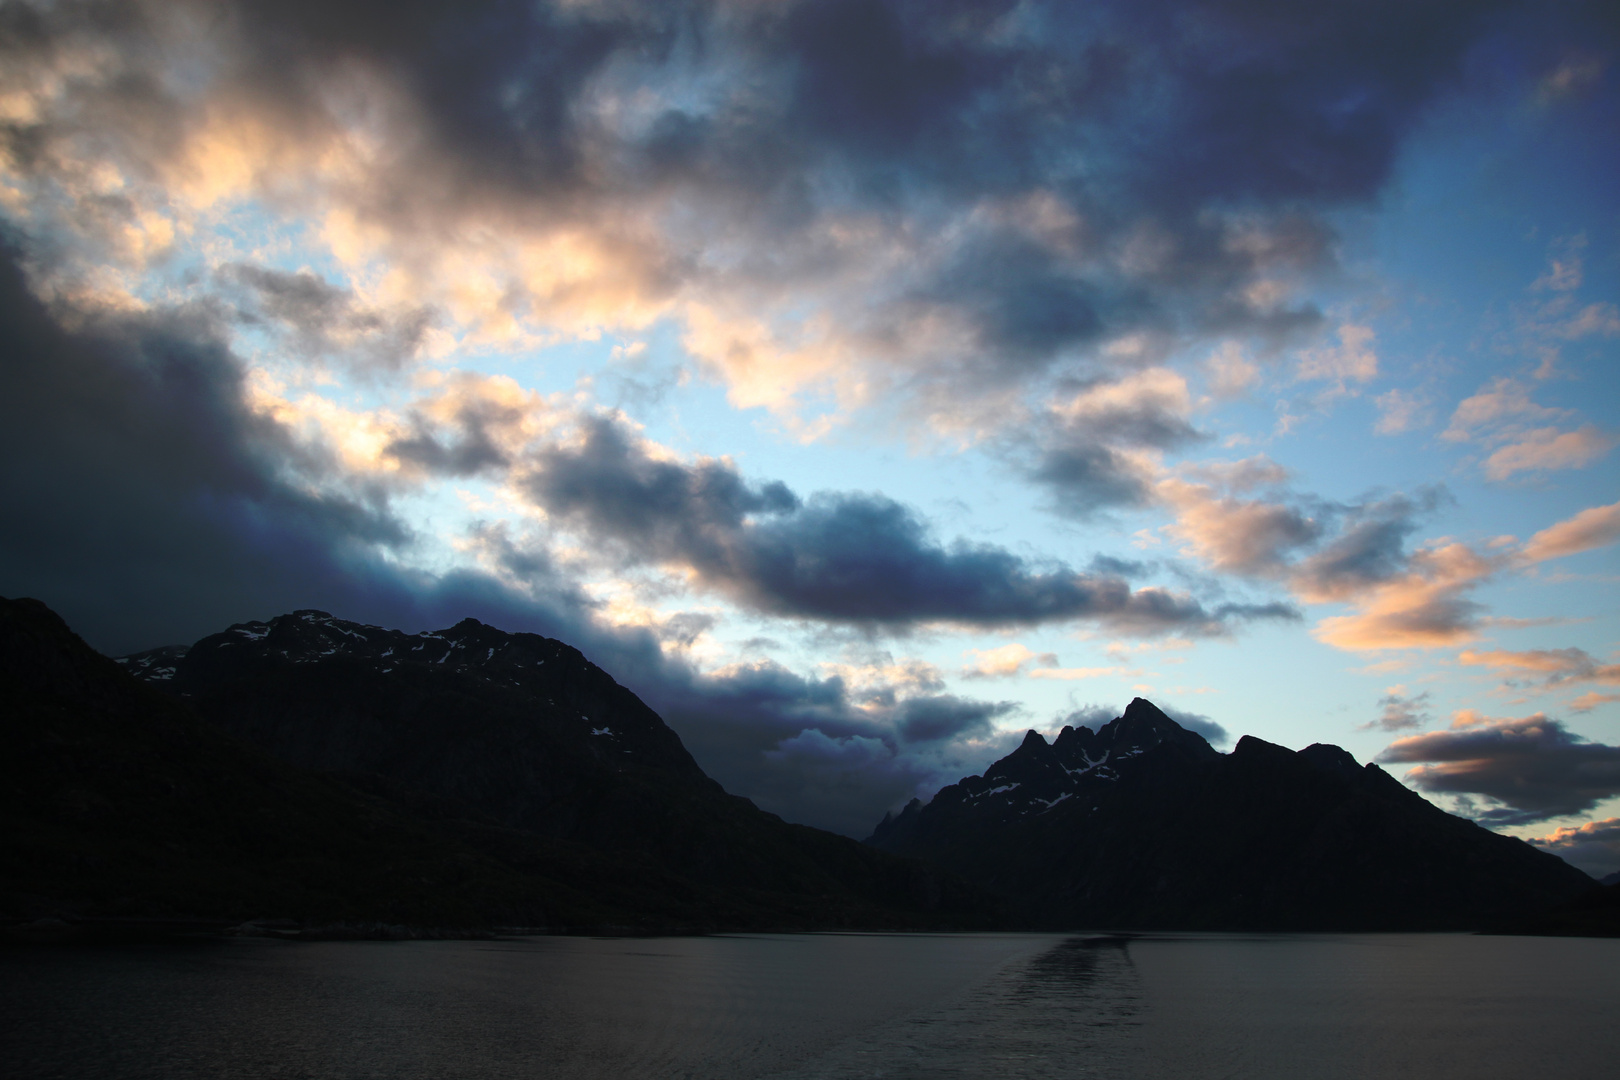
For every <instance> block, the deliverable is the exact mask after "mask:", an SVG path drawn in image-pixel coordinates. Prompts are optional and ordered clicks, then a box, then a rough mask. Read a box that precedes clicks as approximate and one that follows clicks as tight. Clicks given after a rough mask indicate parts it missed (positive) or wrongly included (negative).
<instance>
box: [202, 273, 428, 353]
mask: <svg viewBox="0 0 1620 1080" xmlns="http://www.w3.org/2000/svg"><path fill="white" fill-rule="evenodd" d="M217 276H218V277H219V279H220V280H221V282H222V283H224V284H225V285H227V286H232V285H234V286H240V287H241V288H242V290H243V291H245V292H246V294H247V297H246V299H244V300H243V302H242V303H241V304H240V306H239V307H238V312H237V317H238V318H240V319H242V320H243V321H244V322H246V323H248V324H250V325H255V326H269V327H274V328H276V329H279V330H282V331H284V332H285V333H286V334H287V335H288V338H289V339H290V343H291V344H292V346H293V347H294V348H295V349H296V350H297V351H299V352H300V353H302V354H303V355H305V356H308V357H310V358H326V357H336V358H339V359H342V360H346V361H348V362H349V363H351V364H355V365H357V366H359V367H360V368H362V369H365V368H383V369H390V370H397V369H399V368H402V367H404V366H406V365H407V364H408V363H409V362H410V361H412V360H413V359H415V357H416V355H417V353H418V352H419V350H421V348H422V347H423V344H424V339H425V338H426V336H427V332H428V330H429V328H430V327H431V325H432V323H433V318H434V316H433V314H432V312H430V311H428V310H427V309H425V308H421V307H416V308H410V307H402V308H401V309H399V310H395V311H381V310H378V309H376V308H374V307H371V306H368V305H366V304H364V303H363V302H362V301H361V300H360V299H359V298H358V297H357V296H355V294H354V292H353V290H351V289H347V288H343V287H340V286H336V285H333V284H331V283H330V282H328V281H327V280H326V279H325V278H323V277H320V276H319V275H317V274H314V273H311V272H310V271H308V270H300V271H298V272H296V273H288V272H286V271H281V270H275V269H271V268H269V267H264V266H256V265H252V264H248V263H232V264H229V265H226V266H224V267H222V268H221V269H220V270H219V272H218V275H217Z"/></svg>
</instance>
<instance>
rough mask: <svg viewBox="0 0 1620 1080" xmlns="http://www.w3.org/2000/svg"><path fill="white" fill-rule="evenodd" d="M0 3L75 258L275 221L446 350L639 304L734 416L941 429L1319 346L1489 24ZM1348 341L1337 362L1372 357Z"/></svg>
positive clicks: (1053, 7)
mask: <svg viewBox="0 0 1620 1080" xmlns="http://www.w3.org/2000/svg"><path fill="white" fill-rule="evenodd" d="M18 10H19V11H22V12H26V17H25V16H24V15H23V14H19V15H18V16H17V24H18V25H19V26H20V25H22V24H23V23H27V25H28V27H29V31H28V33H26V34H23V33H20V32H19V33H17V34H15V35H12V36H11V38H9V39H8V40H9V44H8V46H7V54H6V61H7V67H8V70H9V71H10V73H11V82H12V84H13V85H14V86H15V88H16V100H17V102H18V106H17V108H18V109H19V110H20V112H19V115H20V116H24V117H26V122H25V123H23V124H21V125H20V126H19V128H18V129H17V130H18V135H17V137H16V138H15V139H13V144H14V147H15V150H16V152H15V153H14V154H13V157H14V159H15V161H16V163H17V169H16V171H17V173H18V175H19V178H20V180H21V183H20V184H19V185H18V187H17V189H16V190H17V191H18V192H19V198H22V199H23V200H25V201H26V202H27V204H28V206H29V207H30V213H33V212H34V211H37V212H38V215H39V216H38V220H41V221H43V220H44V219H45V218H46V217H49V216H50V215H52V214H56V215H59V216H61V217H64V218H65V220H63V222H62V224H63V225H64V228H63V230H62V232H63V235H64V236H66V235H67V234H68V233H70V232H71V233H73V234H74V237H75V240H74V246H76V247H77V248H78V249H79V250H81V251H83V250H86V246H87V245H91V244H98V245H100V246H101V247H102V248H105V249H106V250H108V251H111V250H113V249H114V248H119V249H123V248H130V247H131V245H132V244H135V241H134V240H132V239H131V237H132V236H135V235H137V234H139V235H149V236H152V237H159V239H153V240H148V241H142V242H141V244H136V246H137V247H142V249H143V250H147V249H151V250H156V247H154V245H157V246H161V243H162V241H161V236H162V235H167V234H165V233H164V229H165V228H167V229H168V230H169V233H172V235H173V236H175V237H183V236H184V235H186V230H187V229H188V228H191V227H192V226H193V225H195V224H196V223H197V222H198V221H200V220H201V217H200V215H203V214H221V213H224V214H231V213H236V212H237V211H239V210H243V208H245V207H250V206H251V207H253V208H255V209H258V210H269V211H270V212H272V213H280V212H289V211H292V212H301V213H307V214H309V215H311V216H312V217H314V218H315V219H316V220H318V221H319V222H320V228H319V230H318V231H317V232H316V233H315V234H314V238H316V239H319V240H321V241H323V242H324V243H325V244H326V245H327V246H328V248H329V250H330V253H331V254H332V256H333V257H334V258H335V259H336V260H338V261H339V262H340V263H341V264H342V265H343V266H344V267H346V268H350V269H354V270H357V271H359V270H364V271H366V272H370V271H372V270H374V269H379V268H380V269H382V270H383V271H385V272H383V273H382V274H380V275H379V276H378V279H377V280H378V282H379V289H380V290H381V291H380V292H379V295H380V296H381V295H384V294H386V295H388V296H392V297H410V298H411V301H412V303H413V304H419V305H425V306H426V307H427V308H429V309H431V310H433V311H434V312H435V313H436V317H439V318H442V319H444V320H445V324H444V325H445V328H446V329H447V330H448V331H453V332H455V333H457V334H464V335H466V336H467V337H469V338H470V339H472V340H475V341H489V340H498V339H506V340H513V341H527V340H531V339H533V338H534V337H535V336H537V335H538V336H539V337H544V336H545V335H547V334H551V333H561V334H564V335H574V334H591V333H595V332H597V331H600V330H602V329H604V328H609V329H611V328H624V327H643V326H647V325H650V324H651V323H652V322H654V321H656V320H658V319H660V318H664V317H669V318H672V319H674V320H675V321H676V322H677V323H678V324H680V326H681V327H682V329H683V331H684V332H685V333H686V335H687V336H686V340H687V343H688V348H689V349H690V350H691V351H692V352H693V353H694V355H695V356H696V357H697V358H698V360H699V361H700V362H701V363H702V364H703V365H704V366H705V367H706V369H707V370H708V371H709V372H710V373H711V374H714V375H715V376H717V377H719V378H721V379H723V380H725V381H726V382H727V383H728V385H729V388H730V389H731V390H732V391H733V393H734V394H735V395H737V397H736V400H738V401H739V402H744V403H752V404H767V405H770V406H771V407H773V408H778V409H780V410H788V411H791V410H793V409H796V408H802V407H805V406H806V404H807V402H809V401H810V400H813V399H814V400H819V395H822V394H825V393H832V394H834V395H835V396H837V397H838V399H839V401H840V402H841V407H842V406H855V405H859V404H861V403H865V402H870V401H872V400H874V399H875V398H877V397H880V396H882V394H881V393H880V391H885V390H886V391H887V393H888V394H890V395H896V396H901V397H906V398H909V399H910V400H911V402H912V403H913V405H914V407H915V410H916V412H917V414H918V415H922V416H926V417H929V418H931V419H935V420H939V421H940V422H942V423H948V422H954V421H956V420H959V419H960V418H961V417H962V416H963V414H969V413H971V414H974V415H976V416H980V417H983V416H986V415H994V412H993V410H994V404H993V401H1000V400H1011V399H1012V398H1016V396H1017V394H1018V392H1019V391H1020V390H1022V389H1025V388H1028V387H1029V386H1030V385H1032V384H1039V383H1040V382H1041V381H1042V380H1046V379H1049V378H1051V377H1052V376H1053V375H1054V373H1059V372H1062V373H1063V374H1064V375H1065V376H1066V375H1067V374H1068V373H1069V372H1070V371H1071V370H1072V369H1073V368H1074V367H1076V366H1080V367H1090V368H1091V369H1092V371H1091V373H1092V374H1096V373H1115V374H1118V373H1121V372H1122V371H1126V370H1128V369H1130V368H1132V367H1135V366H1139V365H1137V364H1136V362H1135V361H1134V360H1128V359H1122V357H1123V356H1124V354H1123V353H1119V352H1115V353H1110V352H1109V350H1110V349H1114V348H1116V347H1118V346H1121V345H1122V344H1127V343H1130V342H1133V341H1138V340H1142V339H1144V338H1155V339H1157V340H1160V341H1162V342H1165V343H1167V344H1173V343H1176V342H1188V341H1194V342H1196V341H1199V340H1207V341H1229V340H1240V339H1242V340H1253V341H1254V342H1256V343H1257V344H1259V345H1261V346H1263V347H1275V346H1276V345H1277V344H1278V343H1280V342H1285V341H1290V340H1296V339H1303V338H1302V336H1303V335H1309V334H1311V333H1313V332H1314V331H1315V330H1316V329H1317V328H1318V327H1319V326H1320V324H1321V318H1320V315H1319V313H1317V312H1316V311H1315V310H1314V309H1313V308H1312V307H1311V306H1310V305H1309V304H1308V303H1304V302H1301V301H1300V300H1298V295H1299V292H1300V289H1301V287H1302V286H1303V285H1304V284H1305V283H1308V282H1310V281H1312V280H1316V279H1318V278H1321V277H1324V276H1326V275H1331V274H1332V273H1333V272H1334V270H1335V269H1336V263H1337V258H1338V256H1337V237H1336V235H1335V232H1334V229H1333V227H1332V226H1331V225H1330V224H1329V221H1330V218H1331V217H1332V215H1333V212H1334V211H1336V210H1338V209H1341V208H1343V207H1345V206H1347V205H1359V204H1360V203H1362V202H1364V201H1365V200H1367V199H1369V198H1372V197H1373V196H1375V195H1376V194H1377V193H1378V191H1379V190H1380V189H1381V187H1382V185H1383V184H1384V183H1385V181H1386V180H1387V178H1388V176H1389V175H1390V171H1391V169H1392V167H1393V165H1394V162H1395V161H1396V160H1397V157H1398V154H1399V150H1400V146H1401V144H1402V142H1403V139H1404V138H1405V136H1406V135H1407V133H1408V132H1410V131H1411V130H1412V129H1413V127H1414V125H1415V124H1416V123H1417V121H1418V119H1419V118H1420V117H1421V116H1422V115H1423V113H1424V110H1425V109H1426V108H1427V107H1428V106H1429V105H1430V103H1431V102H1432V101H1433V100H1435V98H1436V95H1438V94H1441V93H1443V92H1444V90H1445V88H1446V87H1448V86H1449V85H1450V83H1451V80H1452V78H1453V77H1454V75H1455V73H1456V72H1457V70H1458V69H1459V65H1461V63H1462V62H1463V59H1464V57H1466V56H1467V55H1468V54H1469V52H1470V50H1471V49H1472V48H1474V47H1475V46H1476V44H1477V43H1478V42H1479V41H1480V40H1481V38H1482V36H1484V35H1486V34H1488V33H1490V32H1491V31H1492V26H1493V24H1492V23H1491V21H1490V20H1489V19H1488V18H1487V17H1486V13H1485V12H1483V11H1481V10H1479V9H1478V7H1477V5H1471V4H1464V3H1460V2H1451V0H1434V2H1431V3H1427V4H1421V5H1416V6H1413V5H1403V4H1394V3H1379V4H1374V5H1372V6H1367V5H1352V6H1348V7H1331V8H1324V9H1322V10H1312V11H1302V10H1298V9H1289V10H1286V11H1285V10H1282V9H1278V10H1275V11H1271V10H1266V11H1261V10H1258V9H1254V8H1253V7H1252V6H1245V5H1242V4H1234V3H1226V2H1208V3H1195V4H1190V5H1180V4H1160V3H1150V4H1139V3H1124V2H1111V3H1101V4H1087V5H1076V4H1071V3H1067V2H1064V0H1032V2H1029V3H1013V2H1011V0H1004V2H995V3H989V4H982V5H952V6H951V7H950V8H949V9H948V10H943V9H940V8H938V7H937V6H931V5H915V4H910V3H900V2H881V0H860V2H856V0H840V2H835V3H820V2H817V3H802V2H795V3H783V4H770V5H759V4H746V5H745V4H734V3H704V2H697V0H690V2H680V0H677V2H662V0H660V2H657V3H654V2H651V0H622V2H615V3H610V4H609V3H601V4H599V3H577V2H571V0H570V2H563V0H557V2H544V0H542V2H537V3H532V4H509V3H504V2H497V0H485V2H472V3H469V4H464V5H458V6H457V7H456V8H455V9H454V10H453V11H452V10H451V9H450V8H446V7H444V6H443V5H441V4H437V3H432V2H429V0H417V2H411V0H406V2H401V3H394V4H387V5H384V4H378V3H349V4H345V5H343V10H342V12H341V13H340V14H332V13H328V12H325V11H322V10H321V9H320V8H319V7H318V6H317V5H313V4H303V3H294V4H287V3H266V2H264V0H235V2H211V3H207V4H203V3H200V2H198V3H187V2H184V0H178V2H174V0H171V2H168V3H157V2H155V0H154V2H148V3H138V2H137V3H130V4H127V5H123V6H122V12H121V17H120V18H118V19H101V18H98V17H96V16H95V15H94V14H93V12H94V11H95V10H96V9H95V8H94V7H93V6H86V5H27V6H23V7H19V9H18ZM1390 40H1399V41H1401V42H1402V47H1401V48H1400V49H1398V50H1392V49H1389V48H1388V47H1387V42H1388V41H1390ZM177 55H178V56H189V57H196V58H198V60H197V63H196V64H195V66H193V67H190V68H187V77H186V78H176V77H174V73H173V65H172V58H173V57H174V56H177ZM1239 55H1241V58H1242V60H1241V62H1234V59H1233V58H1234V57H1235V56H1239ZM88 57H95V58H96V59H95V61H94V62H91V61H89V60H88V59H86V58H88ZM114 174H116V181H115V180H114V179H113V176H114ZM97 185H101V186H100V187H98V186H97ZM109 186H110V192H109V190H105V189H107V188H108V187H109ZM64 197H65V199H66V202H65V203H61V200H62V199H63V198H64ZM52 200H58V202H57V203H53V202H52ZM53 206H54V207H55V209H52V207H53ZM143 221H147V222H149V224H148V226H144V228H145V232H144V233H142V232H141V228H142V226H141V223H142V222H143ZM152 221H156V222H158V223H159V224H150V222H152ZM159 225H161V226H162V227H159ZM131 257H132V258H133V257H135V256H134V255H131ZM143 257H145V256H143ZM295 276H296V275H295ZM281 284H282V285H293V284H297V283H296V282H290V281H285V280H283V281H282V282H281ZM267 302H269V301H268V300H267ZM306 312H307V309H306ZM1357 332H1359V330H1358V331H1357ZM1353 336H1354V335H1353V334H1350V333H1349V332H1346V333H1344V334H1342V335H1341V337H1342V340H1343V345H1342V347H1340V348H1339V349H1338V350H1337V351H1336V353H1337V355H1338V359H1335V360H1332V361H1331V362H1329V361H1328V360H1327V359H1323V360H1322V361H1321V363H1324V364H1328V365H1329V366H1330V367H1332V368H1333V371H1334V373H1335V375H1334V377H1335V378H1340V377H1342V378H1346V379H1350V380H1352V381H1354V380H1358V379H1361V378H1362V377H1363V373H1364V372H1365V371H1366V360H1365V357H1366V356H1367V355H1370V354H1368V353H1367V351H1366V349H1365V347H1364V344H1363V345H1356V344H1354V343H1353V342H1352V340H1351V339H1352V337H1353ZM1127 351H1128V350H1127ZM1322 355H1323V357H1324V358H1325V357H1326V356H1327V353H1323V354H1322ZM1007 395H1011V396H1012V397H1011V398H1008V397H1007Z"/></svg>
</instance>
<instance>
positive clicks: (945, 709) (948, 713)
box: [895, 694, 1014, 743]
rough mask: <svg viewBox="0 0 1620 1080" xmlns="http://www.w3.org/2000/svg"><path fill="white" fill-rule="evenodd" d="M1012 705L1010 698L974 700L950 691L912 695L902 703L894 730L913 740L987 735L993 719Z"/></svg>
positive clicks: (1007, 710) (908, 740)
mask: <svg viewBox="0 0 1620 1080" xmlns="http://www.w3.org/2000/svg"><path fill="white" fill-rule="evenodd" d="M1013 708H1014V706H1013V704H1012V703H1011V702H1007V701H995V702H992V701H971V700H968V699H965V698H959V697H954V696H952V695H949V694H940V695H936V696H933V697H916V698H910V699H908V700H907V701H906V702H905V703H904V704H903V705H901V706H900V709H899V716H898V718H897V720H896V723H895V729H896V730H897V731H898V732H899V733H900V737H901V738H902V739H904V740H905V741H907V742H911V743H917V742H937V741H939V740H941V739H954V738H957V737H959V736H962V735H966V734H985V733H988V732H989V731H990V724H991V721H992V720H994V719H995V718H996V717H998V716H1004V715H1006V714H1007V713H1009V712H1011V711H1012V710H1013Z"/></svg>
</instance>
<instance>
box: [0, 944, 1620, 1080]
mask: <svg viewBox="0 0 1620 1080" xmlns="http://www.w3.org/2000/svg"><path fill="white" fill-rule="evenodd" d="M0 1016H3V1018H4V1020H3V1028H0V1053H3V1055H4V1057H3V1059H0V1071H3V1072H4V1074H5V1075H7V1076H11V1077H19V1078H22V1077H27V1078H36V1077H64V1078H65V1077H73V1078H86V1080H93V1078H101V1077H108V1078H111V1077H117V1078H135V1077H140V1078H145V1077H153V1078H156V1077H164V1078H189V1077H199V1078H200V1077H246V1078H255V1080H257V1078H261V1077H262V1078H271V1077H274V1078H322V1080H326V1078H333V1080H349V1078H361V1077H368V1078H369V1077H390V1078H401V1080H415V1078H423V1080H426V1078H451V1077H455V1078H461V1077H467V1078H473V1077H478V1078H485V1077H488V1078H508V1077H510V1078H524V1080H551V1078H557V1080H573V1078H586V1077H591V1078H595V1077H637V1078H641V1077H647V1078H662V1077H669V1078H688V1077H689V1078H694V1080H710V1078H712V1080H731V1078H737V1080H742V1078H754V1077H776V1078H780V1080H832V1078H837V1080H845V1078H849V1080H853V1078H856V1077H888V1078H924V1077H981V1076H997V1077H1020V1078H1022V1077H1027V1078H1047V1077H1052V1078H1056V1077H1097V1078H1131V1077H1142V1078H1158V1077H1279V1078H1280V1077H1291V1078H1292V1077H1385V1076H1401V1077H1418V1078H1426V1077H1437V1078H1438V1077H1458V1078H1462V1077H1467V1078H1470V1080H1480V1078H1485V1080H1489V1078H1494V1077H1503V1078H1506V1077H1523V1076H1530V1075H1556V1076H1559V1077H1561V1078H1570V1080H1579V1078H1584V1077H1593V1078H1596V1077H1607V1076H1610V1075H1613V1068H1614V1062H1615V1061H1616V1060H1620V1025H1617V1024H1616V1023H1615V1019H1616V1017H1620V941H1613V940H1596V941H1594V940H1575V939H1544V938H1543V939H1537V938H1485V937H1472V936H1465V935H1431V934H1423V935H1248V936H1244V935H1149V936H1139V937H1130V938H1126V937H1115V936H1107V935H1098V936H1085V935H1079V936H1061V935H1019V934H969V935H761V936H720V937H707V938H657V939H645V938H641V939H587V938H523V939H515V940H508V941H487V942H403V943H372V942H342V943H319V944H316V943H300V944H293V943H285V942H265V941H229V942H215V943H207V944H198V945H193V946H186V947H175V946H163V947H156V946H141V947H135V946H131V947H122V948H97V949H91V948H86V949H79V950H69V951H56V950H51V951H45V950H41V951H26V950H24V951H10V952H6V953H3V954H0Z"/></svg>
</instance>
